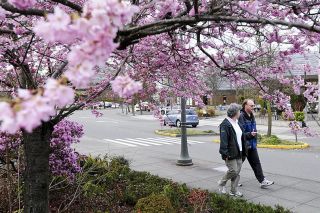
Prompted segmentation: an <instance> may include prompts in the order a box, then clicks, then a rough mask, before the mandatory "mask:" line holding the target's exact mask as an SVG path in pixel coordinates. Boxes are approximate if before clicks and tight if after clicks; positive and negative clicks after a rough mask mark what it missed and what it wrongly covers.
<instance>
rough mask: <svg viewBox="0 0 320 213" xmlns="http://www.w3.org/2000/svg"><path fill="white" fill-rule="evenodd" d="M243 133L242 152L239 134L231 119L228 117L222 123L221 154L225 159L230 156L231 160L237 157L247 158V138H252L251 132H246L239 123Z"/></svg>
mask: <svg viewBox="0 0 320 213" xmlns="http://www.w3.org/2000/svg"><path fill="white" fill-rule="evenodd" d="M239 126H240V128H241V130H242V132H243V134H242V137H241V141H242V153H241V152H240V148H239V144H238V142H237V134H236V131H235V130H234V128H233V127H232V124H231V123H230V121H229V120H228V119H227V118H226V119H224V120H223V121H222V123H221V124H220V150H219V152H220V154H221V156H222V159H223V160H226V158H228V159H229V160H233V159H237V158H241V157H242V158H245V157H246V156H247V154H248V149H247V143H246V140H248V139H250V138H252V137H253V136H252V135H251V132H250V133H244V129H243V128H242V127H241V125H239Z"/></svg>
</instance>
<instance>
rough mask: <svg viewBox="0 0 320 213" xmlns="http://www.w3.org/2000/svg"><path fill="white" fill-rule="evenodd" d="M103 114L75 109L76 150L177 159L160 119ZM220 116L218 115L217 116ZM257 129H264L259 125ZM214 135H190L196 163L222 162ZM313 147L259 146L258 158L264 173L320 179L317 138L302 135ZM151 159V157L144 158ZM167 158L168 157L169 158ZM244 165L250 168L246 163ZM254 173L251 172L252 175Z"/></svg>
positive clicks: (206, 124)
mask: <svg viewBox="0 0 320 213" xmlns="http://www.w3.org/2000/svg"><path fill="white" fill-rule="evenodd" d="M102 112H103V113H104V115H103V116H102V117H100V118H95V116H94V115H92V114H91V112H90V111H86V110H84V111H77V112H75V113H74V114H73V115H72V116H71V118H70V119H71V120H74V121H77V122H79V123H81V124H83V125H84V130H85V134H84V136H83V138H82V139H81V142H80V143H79V144H77V145H76V146H75V147H76V149H77V150H78V151H79V152H80V153H83V154H92V155H105V154H107V155H121V156H124V157H127V158H129V159H133V160H134V159H138V158H139V159H143V157H144V154H145V155H148V156H150V153H153V154H154V155H153V156H154V157H155V158H156V157H161V156H164V155H166V156H170V158H171V160H172V159H178V157H179V155H180V143H179V138H169V137H162V136H159V135H155V134H154V131H155V130H156V129H161V128H168V127H161V126H160V123H159V121H157V120H153V119H151V116H149V117H148V116H145V117H147V119H144V118H143V117H141V116H131V115H125V114H122V113H121V110H119V109H107V110H102ZM220 119H221V118H220ZM219 122H220V120H216V121H215V122H211V121H210V120H207V121H203V124H201V121H200V125H199V127H198V128H199V129H213V130H217V124H218V123H219ZM260 129H264V128H263V127H260ZM273 131H274V132H275V133H277V134H282V135H283V136H290V132H289V130H288V129H286V128H282V127H276V128H274V130H273ZM214 138H217V136H206V137H202V136H201V137H192V138H191V137H189V138H188V141H189V145H188V147H189V153H190V156H191V157H192V159H193V162H194V163H195V164H196V163H197V160H205V161H208V162H212V163H213V164H214V163H222V160H221V158H220V155H219V153H218V149H219V144H215V143H213V142H212V141H213V139H214ZM301 140H303V141H305V142H308V143H310V144H311V145H312V146H311V148H310V149H306V150H270V149H259V153H260V160H261V162H262V166H263V169H264V172H265V174H266V176H271V177H272V176H276V175H277V174H279V175H286V176H291V177H297V178H302V179H306V180H313V181H320V139H319V138H302V139H301ZM146 160H147V161H150V162H152V159H151V158H150V157H149V158H146ZM168 160H169V159H168ZM244 168H249V165H248V163H245V164H244ZM252 175H253V174H252Z"/></svg>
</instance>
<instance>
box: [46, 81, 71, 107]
mask: <svg viewBox="0 0 320 213" xmlns="http://www.w3.org/2000/svg"><path fill="white" fill-rule="evenodd" d="M44 96H46V97H48V98H49V99H50V100H51V102H52V104H54V105H56V106H57V107H60V108H61V107H64V106H66V105H67V104H72V103H73V102H74V91H73V89H72V88H70V87H68V86H65V85H62V84H61V83H59V82H58V81H57V80H55V79H52V78H49V79H48V80H47V83H46V85H45V91H44Z"/></svg>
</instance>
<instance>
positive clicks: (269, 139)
mask: <svg viewBox="0 0 320 213" xmlns="http://www.w3.org/2000/svg"><path fill="white" fill-rule="evenodd" d="M260 143H263V144H269V145H277V144H281V140H280V138H278V137H277V136H275V135H271V136H270V137H267V136H260Z"/></svg>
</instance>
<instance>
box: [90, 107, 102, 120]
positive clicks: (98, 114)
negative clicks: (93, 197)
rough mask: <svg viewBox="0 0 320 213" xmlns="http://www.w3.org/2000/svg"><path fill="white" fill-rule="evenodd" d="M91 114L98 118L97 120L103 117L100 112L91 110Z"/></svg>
mask: <svg viewBox="0 0 320 213" xmlns="http://www.w3.org/2000/svg"><path fill="white" fill-rule="evenodd" d="M91 113H92V114H93V115H94V116H96V118H99V117H101V116H103V113H101V112H99V111H98V110H95V109H94V110H91Z"/></svg>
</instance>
